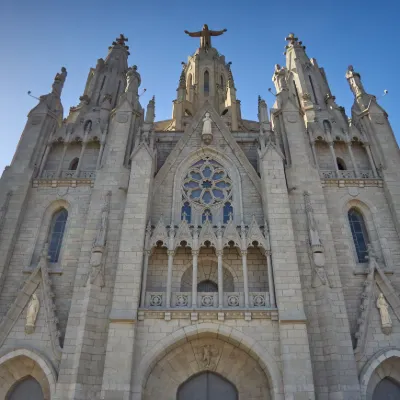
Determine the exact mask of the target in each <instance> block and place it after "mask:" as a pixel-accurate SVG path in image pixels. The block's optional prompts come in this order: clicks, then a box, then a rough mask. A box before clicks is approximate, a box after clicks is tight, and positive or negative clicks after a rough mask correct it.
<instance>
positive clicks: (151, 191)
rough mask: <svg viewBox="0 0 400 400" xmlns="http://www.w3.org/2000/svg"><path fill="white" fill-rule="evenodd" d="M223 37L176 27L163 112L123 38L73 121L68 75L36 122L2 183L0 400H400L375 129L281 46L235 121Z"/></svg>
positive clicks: (357, 103)
mask: <svg viewBox="0 0 400 400" xmlns="http://www.w3.org/2000/svg"><path fill="white" fill-rule="evenodd" d="M225 31H226V30H222V31H212V30H210V29H209V28H208V26H207V25H205V26H204V27H203V29H202V30H201V31H199V32H187V31H185V32H186V33H187V34H188V35H189V36H191V37H198V38H200V47H199V48H198V49H197V50H196V51H195V52H194V54H193V55H191V56H189V57H188V59H187V62H186V63H182V71H181V74H180V77H179V83H178V87H177V95H176V98H175V100H174V101H173V112H172V118H171V119H170V120H165V121H158V120H156V100H155V98H154V97H153V98H152V99H151V100H150V101H149V103H148V104H147V105H146V106H145V107H143V106H142V105H141V104H140V101H139V100H140V98H139V92H140V85H141V77H140V73H139V71H138V69H137V67H136V66H132V67H128V55H129V48H128V46H127V43H126V42H127V38H125V37H124V36H123V35H121V36H120V37H119V38H117V39H116V41H115V42H113V43H112V45H111V46H110V47H109V51H108V55H107V57H106V58H105V59H102V58H100V59H99V60H98V61H97V64H96V66H95V67H94V68H91V69H90V71H89V76H88V79H87V83H86V87H85V88H84V91H83V94H82V96H81V97H80V98H79V100H80V102H79V104H78V105H77V106H75V107H71V109H70V110H69V113H68V115H67V116H66V118H64V113H63V107H62V104H61V100H60V96H61V92H62V88H63V85H64V83H66V78H67V71H66V69H65V68H62V69H61V72H60V73H58V74H57V75H56V77H55V79H54V83H53V86H52V90H51V92H50V93H49V94H47V95H44V96H41V97H40V99H39V103H38V105H37V106H36V107H35V108H33V109H32V110H31V111H30V112H29V114H28V120H27V123H26V126H25V129H24V131H23V133H22V136H21V139H20V142H19V144H18V147H17V149H16V152H15V155H14V158H13V160H12V162H11V165H10V166H8V167H6V169H5V171H4V172H3V175H2V177H1V181H0V207H1V209H0V318H1V320H0V398H2V399H7V400H16V399H18V400H20V399H28V398H29V399H33V400H43V399H46V400H84V399H107V400H150V399H161V400H172V399H177V400H186V399H198V400H207V399H209V400H214V399H221V400H222V399H223V400H234V399H240V400H244V399H246V400H250V399H251V400H261V399H268V400H281V399H288V400H294V399H296V400H311V399H324V400H325V399H326V400H328V399H329V400H345V399H346V400H350V399H351V400H356V399H357V400H358V399H360V400H361V399H363V400H366V399H368V400H378V399H383V398H393V399H394V398H400V299H399V293H400V292H399V290H400V270H399V268H400V236H399V235H400V156H399V149H398V145H397V143H396V140H395V137H394V134H393V131H392V129H391V126H390V123H389V121H388V115H387V114H386V112H385V110H384V109H383V108H382V107H381V106H380V105H379V104H378V102H377V99H376V97H375V96H373V95H371V94H369V93H368V92H367V90H366V89H365V88H364V86H363V83H362V81H361V76H360V74H359V73H358V72H356V71H355V70H354V68H353V67H352V66H350V67H348V69H347V72H346V75H345V78H346V79H347V81H348V83H349V87H350V90H351V91H352V92H353V94H354V104H353V107H352V109H351V115H346V113H345V110H344V108H343V107H340V106H338V105H337V103H336V102H335V96H334V95H333V94H332V92H331V88H330V87H329V85H328V81H327V77H326V75H325V72H324V70H323V68H321V67H319V65H318V63H317V61H316V60H315V59H314V58H309V57H308V56H307V54H306V52H305V47H304V46H303V45H302V43H301V42H300V41H299V40H298V39H297V38H296V37H295V35H294V34H290V35H288V37H287V38H286V40H287V46H286V51H285V57H286V64H285V66H280V65H278V64H277V65H275V69H274V72H273V76H272V80H273V82H274V85H275V92H276V101H275V103H274V104H273V105H272V107H271V109H270V110H269V111H268V108H267V105H266V102H265V101H264V100H263V99H262V98H261V97H259V98H258V120H257V121H251V120H246V119H244V117H243V116H242V113H241V104H240V100H239V99H238V97H237V89H236V86H235V81H234V76H233V71H232V68H231V64H230V63H227V62H226V61H225V57H224V56H223V55H222V54H220V53H219V52H218V51H217V50H216V48H215V47H213V46H212V42H211V41H212V40H213V41H216V40H219V41H220V42H223V40H225V36H226V40H228V36H227V35H224V36H222V37H221V38H218V39H215V38H214V36H220V35H222V34H224V32H225ZM188 40H189V38H188ZM131 58H133V61H135V56H134V55H133V57H132V56H131ZM256 101H257V99H255V104H256ZM389 396H391V397H389Z"/></svg>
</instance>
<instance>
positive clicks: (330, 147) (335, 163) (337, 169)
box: [329, 142, 340, 178]
mask: <svg viewBox="0 0 400 400" xmlns="http://www.w3.org/2000/svg"><path fill="white" fill-rule="evenodd" d="M329 150H330V152H331V155H332V159H333V165H334V166H335V171H336V176H337V177H338V178H340V175H339V168H338V165H337V159H336V153H335V148H334V143H333V142H329Z"/></svg>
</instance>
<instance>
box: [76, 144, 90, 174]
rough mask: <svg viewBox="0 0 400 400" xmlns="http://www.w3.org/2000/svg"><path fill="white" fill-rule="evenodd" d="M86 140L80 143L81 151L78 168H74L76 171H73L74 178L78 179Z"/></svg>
mask: <svg viewBox="0 0 400 400" xmlns="http://www.w3.org/2000/svg"><path fill="white" fill-rule="evenodd" d="M86 144H87V142H86V140H84V141H83V143H82V149H81V154H79V161H78V166H77V167H76V171H75V174H74V176H75V178H79V172H80V170H81V167H82V160H83V154H84V153H85V149H86Z"/></svg>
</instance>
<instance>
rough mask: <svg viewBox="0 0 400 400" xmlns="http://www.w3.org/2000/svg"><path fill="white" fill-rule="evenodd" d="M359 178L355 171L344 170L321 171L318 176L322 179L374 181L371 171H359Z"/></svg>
mask: <svg viewBox="0 0 400 400" xmlns="http://www.w3.org/2000/svg"><path fill="white" fill-rule="evenodd" d="M358 172H359V177H357V174H356V172H355V171H353V170H351V169H346V170H338V171H335V170H321V171H320V176H321V178H322V179H376V178H375V177H374V174H373V171H372V170H359V171H358Z"/></svg>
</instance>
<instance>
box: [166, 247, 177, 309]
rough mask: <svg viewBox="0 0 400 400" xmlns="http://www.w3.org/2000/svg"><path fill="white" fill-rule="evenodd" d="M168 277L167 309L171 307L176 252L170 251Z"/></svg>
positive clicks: (168, 252)
mask: <svg viewBox="0 0 400 400" xmlns="http://www.w3.org/2000/svg"><path fill="white" fill-rule="evenodd" d="M167 254H168V275H167V300H166V307H167V308H170V307H171V289H172V266H173V264H174V254H175V252H174V250H168V251H167Z"/></svg>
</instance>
